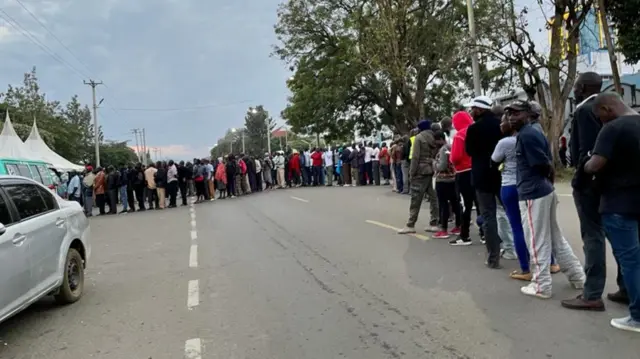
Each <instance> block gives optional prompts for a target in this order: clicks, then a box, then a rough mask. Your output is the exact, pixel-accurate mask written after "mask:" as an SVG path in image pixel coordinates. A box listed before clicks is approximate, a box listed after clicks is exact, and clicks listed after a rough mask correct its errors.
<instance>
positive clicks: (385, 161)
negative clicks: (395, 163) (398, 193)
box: [378, 142, 391, 186]
mask: <svg viewBox="0 0 640 359" xmlns="http://www.w3.org/2000/svg"><path fill="white" fill-rule="evenodd" d="M378 157H379V159H380V170H381V172H382V179H383V180H384V183H382V184H383V185H384V186H388V185H389V180H390V179H391V171H390V170H389V167H390V165H391V156H389V149H388V148H387V143H386V142H382V149H380V153H379V155H378Z"/></svg>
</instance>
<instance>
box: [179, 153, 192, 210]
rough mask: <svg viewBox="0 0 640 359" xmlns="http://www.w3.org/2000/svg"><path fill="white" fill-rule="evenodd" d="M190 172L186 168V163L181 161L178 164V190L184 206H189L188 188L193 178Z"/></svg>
mask: <svg viewBox="0 0 640 359" xmlns="http://www.w3.org/2000/svg"><path fill="white" fill-rule="evenodd" d="M190 172H191V171H190V170H189V169H188V168H187V167H186V166H185V164H184V161H180V163H179V164H178V188H179V189H180V197H181V198H182V205H183V206H186V205H187V195H188V193H187V187H188V181H189V179H190V178H191V175H190Z"/></svg>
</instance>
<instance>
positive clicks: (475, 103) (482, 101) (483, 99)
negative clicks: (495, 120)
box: [464, 96, 493, 110]
mask: <svg viewBox="0 0 640 359" xmlns="http://www.w3.org/2000/svg"><path fill="white" fill-rule="evenodd" d="M492 106H493V100H492V99H490V98H489V97H487V96H478V97H476V98H474V99H473V100H471V102H470V103H468V104H466V105H464V107H477V108H483V109H485V110H491V107H492Z"/></svg>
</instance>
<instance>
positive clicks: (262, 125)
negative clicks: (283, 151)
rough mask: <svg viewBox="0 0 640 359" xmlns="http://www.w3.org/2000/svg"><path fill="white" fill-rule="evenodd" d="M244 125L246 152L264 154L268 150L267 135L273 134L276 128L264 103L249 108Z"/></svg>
mask: <svg viewBox="0 0 640 359" xmlns="http://www.w3.org/2000/svg"><path fill="white" fill-rule="evenodd" d="M244 127H245V148H246V152H247V153H248V154H252V155H263V154H264V153H265V152H267V147H268V146H267V135H271V132H272V131H273V130H274V128H275V122H274V120H273V118H271V117H269V112H267V111H266V110H265V109H264V107H262V105H258V106H256V107H254V108H252V109H249V110H248V111H247V114H246V115H245V117H244ZM272 150H273V147H272Z"/></svg>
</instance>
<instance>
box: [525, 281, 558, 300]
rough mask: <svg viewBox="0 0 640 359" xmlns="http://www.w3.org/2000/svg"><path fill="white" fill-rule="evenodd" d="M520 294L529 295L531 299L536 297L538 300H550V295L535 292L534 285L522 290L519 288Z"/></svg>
mask: <svg viewBox="0 0 640 359" xmlns="http://www.w3.org/2000/svg"><path fill="white" fill-rule="evenodd" d="M520 292H522V294H524V295H530V296H532V297H538V298H540V299H549V298H551V293H543V292H538V291H537V290H536V287H535V284H533V283H532V284H530V285H526V286H524V287H522V288H520Z"/></svg>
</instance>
